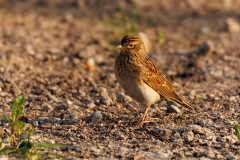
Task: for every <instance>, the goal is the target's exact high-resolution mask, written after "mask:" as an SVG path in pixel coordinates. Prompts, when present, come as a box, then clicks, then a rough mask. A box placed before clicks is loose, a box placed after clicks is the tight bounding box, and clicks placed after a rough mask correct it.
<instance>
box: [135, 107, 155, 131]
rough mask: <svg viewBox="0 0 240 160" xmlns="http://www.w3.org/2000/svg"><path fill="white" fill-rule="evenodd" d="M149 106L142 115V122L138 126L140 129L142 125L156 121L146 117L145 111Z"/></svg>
mask: <svg viewBox="0 0 240 160" xmlns="http://www.w3.org/2000/svg"><path fill="white" fill-rule="evenodd" d="M150 106H151V105H147V107H146V110H145V113H144V115H143V118H142V121H141V122H140V124H139V126H140V127H142V125H143V124H144V123H148V122H153V121H154V120H156V119H158V118H151V117H149V116H148V114H147V111H148V109H149V107H150Z"/></svg>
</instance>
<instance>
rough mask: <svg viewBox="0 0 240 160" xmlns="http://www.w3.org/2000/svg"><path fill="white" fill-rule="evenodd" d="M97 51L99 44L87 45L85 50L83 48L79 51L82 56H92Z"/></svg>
mask: <svg viewBox="0 0 240 160" xmlns="http://www.w3.org/2000/svg"><path fill="white" fill-rule="evenodd" d="M96 53H97V46H95V45H89V46H87V47H86V49H85V50H83V51H81V52H80V53H79V56H80V57H81V58H90V57H92V56H93V55H95V54H96Z"/></svg>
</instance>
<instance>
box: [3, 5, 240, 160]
mask: <svg viewBox="0 0 240 160" xmlns="http://www.w3.org/2000/svg"><path fill="white" fill-rule="evenodd" d="M239 8H240V1H238V0H222V1H207V0H199V1H195V0H185V1H175V0H165V1H157V0H149V1H144V0H138V1H137V0H131V1H127V0H126V1H123V0H122V1H109V0H91V1H88V0H85V1H84V0H78V1H77V0H68V1H65V0H51V1H48V0H18V1H15V0H11V1H8V0H1V1H0V115H10V113H11V104H12V102H13V100H14V99H15V98H16V97H17V96H18V95H24V96H25V97H26V103H25V105H24V106H25V110H24V116H23V117H22V120H23V121H25V122H27V123H30V124H31V125H32V126H33V128H34V133H33V136H32V141H33V142H49V143H65V144H71V146H70V147H64V148H60V149H55V150H53V151H52V152H54V153H59V154H62V155H65V156H67V157H68V158H69V159H193V158H195V159H198V158H203V159H204V158H207V159H240V141H239V139H238V138H237V136H236V133H235V130H234V129H233V122H240V98H239V96H240V69H239V68H240V27H239V22H240V10H239ZM129 33H136V34H140V35H142V37H145V38H144V40H145V41H146V44H147V46H148V48H149V57H150V58H151V59H152V60H153V61H154V62H155V63H156V64H157V65H158V67H159V68H160V69H161V70H162V71H163V72H164V73H165V74H166V76H167V77H168V79H169V80H170V81H171V82H172V84H173V85H174V87H175V88H176V90H177V91H178V93H180V94H181V95H183V96H184V97H185V98H186V99H188V100H189V101H190V102H191V103H192V104H193V105H194V106H195V108H196V110H197V113H195V114H192V113H187V112H186V110H184V109H182V108H181V106H176V105H175V104H173V103H170V102H169V101H166V100H163V101H159V102H158V103H155V104H154V105H153V106H152V107H151V109H150V110H149V115H150V116H152V117H155V118H159V119H158V120H157V121H156V122H151V123H147V124H144V125H143V127H142V128H139V127H138V124H139V122H140V120H141V117H142V115H143V109H144V108H143V106H141V104H138V103H137V102H135V101H134V100H132V99H131V98H130V97H128V96H127V95H125V93H124V91H123V90H122V89H121V87H120V85H119V84H118V83H117V81H116V78H115V75H114V62H115V58H116V56H117V53H118V50H116V49H115V47H116V46H117V45H119V44H120V41H121V38H122V37H123V36H125V35H126V34H129ZM179 109H180V110H179ZM95 111H98V112H95ZM179 111H180V112H179ZM92 114H93V115H92ZM91 115H92V116H91ZM0 129H1V130H2V131H3V132H0V133H1V135H0V137H1V139H0V141H1V140H2V139H4V138H5V137H6V136H8V135H9V132H10V128H9V124H7V122H6V121H4V120H3V119H2V118H0Z"/></svg>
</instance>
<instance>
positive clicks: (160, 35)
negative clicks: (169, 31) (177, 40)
mask: <svg viewBox="0 0 240 160" xmlns="http://www.w3.org/2000/svg"><path fill="white" fill-rule="evenodd" d="M165 39H166V35H165V34H164V33H163V32H162V31H161V32H159V33H158V38H157V41H158V44H160V45H162V44H163V43H164V42H165Z"/></svg>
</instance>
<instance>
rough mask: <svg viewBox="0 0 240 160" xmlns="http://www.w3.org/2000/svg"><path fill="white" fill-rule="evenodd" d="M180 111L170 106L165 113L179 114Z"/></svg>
mask: <svg viewBox="0 0 240 160" xmlns="http://www.w3.org/2000/svg"><path fill="white" fill-rule="evenodd" d="M180 112H181V111H180V109H179V108H178V107H177V106H175V105H171V106H169V107H168V108H167V113H180Z"/></svg>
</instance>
